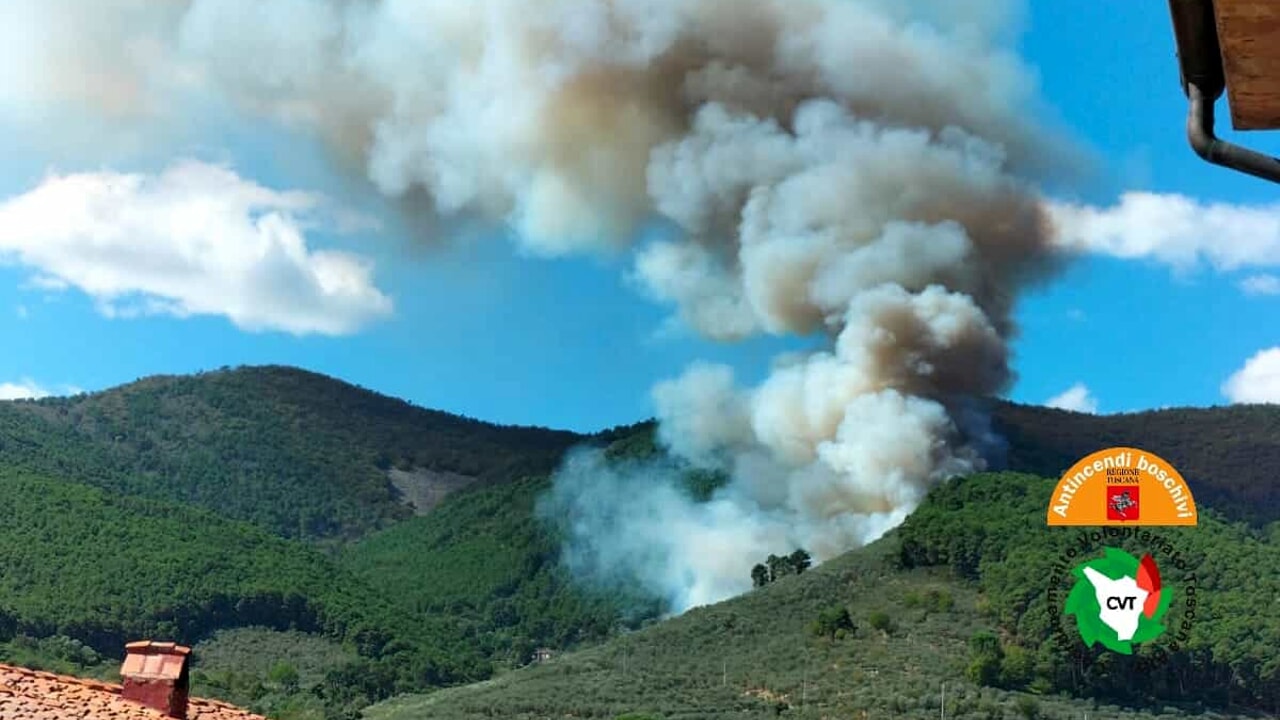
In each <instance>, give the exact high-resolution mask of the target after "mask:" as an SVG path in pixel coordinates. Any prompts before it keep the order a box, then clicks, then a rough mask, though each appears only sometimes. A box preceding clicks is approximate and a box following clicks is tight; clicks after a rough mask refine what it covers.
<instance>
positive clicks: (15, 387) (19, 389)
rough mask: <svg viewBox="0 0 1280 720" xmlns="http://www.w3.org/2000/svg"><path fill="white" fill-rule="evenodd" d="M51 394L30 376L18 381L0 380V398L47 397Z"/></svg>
mask: <svg viewBox="0 0 1280 720" xmlns="http://www.w3.org/2000/svg"><path fill="white" fill-rule="evenodd" d="M52 394H53V393H51V392H49V391H48V390H46V389H45V388H42V387H40V386H39V385H38V384H36V382H35V381H34V380H31V379H30V378H23V379H22V380H19V381H18V382H0V400H26V399H35V398H42V397H49V396H50V395H52Z"/></svg>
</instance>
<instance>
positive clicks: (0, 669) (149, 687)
mask: <svg viewBox="0 0 1280 720" xmlns="http://www.w3.org/2000/svg"><path fill="white" fill-rule="evenodd" d="M189 654H190V649H189V648H184V647H182V646H176V645H174V644H173V643H150V642H142V643H130V644H129V646H128V655H127V656H126V658H125V662H124V665H123V666H122V669H121V674H122V676H124V678H125V684H124V685H116V684H113V683H106V682H100V681H97V680H87V679H84V678H77V677H71V676H68V675H55V674H53V673H47V672H41V671H38V670H30V669H28V668H22V667H15V666H12V665H4V664H0V720H65V719H67V718H76V720H107V719H108V718H110V719H111V720H166V719H169V718H175V717H176V718H185V719H186V720H265V719H264V718H262V717H261V716H259V715H255V714H253V713H251V712H249V711H247V710H243V709H241V708H238V707H236V706H234V705H228V704H227V703H223V702H218V701H216V700H203V699H199V698H190V699H188V698H187V697H186V677H187V673H186V660H187V656H188V655H189Z"/></svg>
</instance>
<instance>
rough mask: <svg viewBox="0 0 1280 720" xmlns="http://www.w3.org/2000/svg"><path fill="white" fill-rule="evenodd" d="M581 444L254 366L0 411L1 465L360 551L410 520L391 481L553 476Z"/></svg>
mask: <svg viewBox="0 0 1280 720" xmlns="http://www.w3.org/2000/svg"><path fill="white" fill-rule="evenodd" d="M584 439H585V438H584V437H583V436H580V435H577V434H575V433H570V432H562V431H555V430H547V429H543V428H524V427H502V426H498V425H493V424H490V423H485V422H480V421H477V420H472V419H469V418H464V417H459V416H457V415H450V414H447V413H443V412H437V411H433V410H424V409H422V408H419V407H416V406H414V405H411V404H409V403H407V402H404V401H403V400H396V399H394V398H390V397H386V396H383V395H378V394H376V393H373V392H369V391H367V390H364V389H362V388H359V387H355V386H352V385H348V384H346V383H342V382H337V381H335V380H332V379H330V378H327V377H325V376H322V375H317V374H314V373H310V372H305V371H302V370H296V369H293V368H284V367H251V368H242V369H237V370H226V371H218V372H209V373H202V374H199V375H194V376H165V377H151V378H145V379H142V380H139V381H137V382H134V383H131V384H129V385H125V386H122V387H119V388H116V389H113V390H110V391H107V392H102V393H95V394H91V395H80V396H77V397H73V398H46V399H42V400H37V401H26V402H17V403H4V404H0V464H3V465H4V466H6V467H10V468H22V469H25V470H28V471H30V472H34V473H37V474H46V475H53V476H56V477H71V478H74V479H76V480H78V481H81V482H86V483H89V484H92V485H96V486H98V487H101V488H103V489H105V490H108V491H111V492H115V493H122V494H127V495H133V496H138V497H146V498H152V499H156V500H166V501H172V502H180V503H187V504H192V505H196V506H200V507H204V508H207V509H209V510H212V511H214V512H216V513H218V514H220V515H223V516H225V517H228V518H233V519H236V520H244V521H247V522H251V523H254V524H256V525H259V526H261V527H263V528H264V529H266V530H268V531H270V532H272V533H274V534H277V535H281V536H283V537H290V538H299V539H308V540H314V539H324V538H339V539H351V538H355V537H358V536H360V535H363V534H365V533H367V532H369V531H371V530H374V529H377V528H379V527H384V526H386V525H389V524H391V523H394V522H396V521H398V520H403V519H405V518H407V517H410V516H411V515H412V514H413V513H412V508H410V507H409V506H408V505H407V504H406V502H405V501H404V498H403V491H402V490H399V489H397V487H396V486H395V485H394V484H393V483H392V482H389V481H388V477H389V474H390V473H392V472H394V471H397V470H398V471H400V472H402V473H405V474H407V475H412V474H413V473H414V472H415V471H416V472H417V474H420V475H425V480H426V481H427V482H430V480H431V474H432V473H435V474H447V475H448V477H450V478H460V479H463V480H464V483H461V484H464V485H465V484H467V483H466V481H470V482H475V483H479V484H487V483H493V482H503V481H506V480H509V479H512V478H519V477H522V476H525V475H539V474H543V475H545V474H546V473H548V472H550V471H551V470H552V469H553V468H554V467H555V465H556V463H557V462H558V460H559V458H560V455H561V454H562V453H563V452H564V450H565V449H566V448H568V447H570V446H571V445H573V444H574V443H577V442H581V441H583V440H584Z"/></svg>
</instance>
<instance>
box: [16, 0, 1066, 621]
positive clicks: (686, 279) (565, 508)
mask: <svg viewBox="0 0 1280 720" xmlns="http://www.w3.org/2000/svg"><path fill="white" fill-rule="evenodd" d="M15 2H18V3H19V4H22V5H28V4H34V3H40V6H41V7H46V8H47V7H54V6H57V7H62V6H69V5H68V3H70V0H15ZM112 2H113V3H116V4H118V5H119V6H120V7H122V8H126V9H127V10H128V11H129V12H130V13H138V12H143V11H144V10H141V9H140V8H147V7H152V6H154V7H155V8H157V9H156V10H155V11H154V16H153V18H152V22H149V23H133V24H130V25H128V26H127V27H126V26H124V25H122V24H121V23H113V22H99V23H92V24H76V25H74V26H73V31H74V32H75V33H81V34H84V35H86V36H87V37H85V38H69V39H67V41H66V42H63V43H60V44H58V45H57V46H56V47H53V48H52V49H50V48H47V47H44V46H39V48H37V49H38V50H39V51H40V52H42V53H45V54H46V55H49V54H50V53H52V55H49V56H47V57H40V58H39V62H31V61H30V58H27V61H28V62H26V64H24V65H22V66H23V67H32V68H52V69H54V70H56V72H58V73H59V76H58V77H59V80H60V84H59V85H58V87H69V86H70V87H74V86H75V85H74V83H72V84H71V85H68V82H67V78H66V75H67V74H68V73H74V72H75V71H76V70H77V69H84V68H94V69H95V71H96V72H99V73H107V74H109V76H110V77H111V78H112V80H113V83H115V85H114V86H115V87H120V88H127V89H128V92H129V93H134V94H136V93H145V92H146V91H148V89H152V90H155V89H157V88H159V89H163V88H166V87H170V86H172V85H173V84H174V83H172V82H165V81H162V80H163V78H162V79H156V78H155V77H150V75H149V74H152V73H154V74H158V75H161V76H167V75H172V73H173V70H172V69H173V68H181V69H182V73H181V75H182V77H183V78H187V81H186V82H185V84H184V85H183V86H184V87H186V88H188V89H189V88H191V87H196V86H198V87H201V88H204V90H205V91H206V92H209V93H215V94H219V95H220V96H223V97H227V98H230V99H232V100H234V101H235V102H236V103H239V105H240V106H241V107H243V108H245V109H247V110H248V111H250V112H255V113H262V114H265V115H268V116H270V117H273V118H276V119H278V120H281V121H283V122H286V123H289V124H291V125H293V126H295V127H298V128H300V129H302V130H305V131H307V132H312V133H315V134H317V135H318V136H320V137H322V138H324V139H326V140H327V141H329V143H330V144H331V146H332V147H333V149H334V151H335V154H336V157H338V158H340V159H342V160H343V161H345V162H349V163H352V165H351V167H355V168H359V169H360V170H361V171H362V172H363V173H364V175H365V176H366V177H367V178H368V179H369V180H370V181H371V182H372V183H373V184H374V185H375V186H376V187H378V188H379V189H380V190H382V191H383V192H385V193H387V194H388V195H390V196H393V197H397V198H402V199H403V200H404V201H405V203H407V204H411V205H413V206H414V207H415V208H417V209H418V211H420V212H425V213H427V214H429V215H433V216H436V217H441V218H465V219H468V220H471V219H475V218H481V219H487V220H488V221H490V222H494V223H500V224H505V225H507V226H509V227H510V228H512V229H513V230H515V235H516V236H518V238H519V242H520V243H521V244H522V246H523V249H524V250H526V251H529V252H532V253H538V254H557V253H565V252H573V251H581V250H613V249H618V248H629V247H632V246H633V244H634V243H636V238H637V237H639V236H640V235H641V232H640V231H641V229H642V227H643V226H645V225H646V224H647V223H650V222H652V221H654V220H659V221H661V222H662V223H664V224H666V225H667V226H669V227H671V228H674V229H675V230H676V231H678V232H677V233H676V235H675V237H674V238H672V239H669V240H666V241H663V242H656V243H650V244H644V245H640V246H636V247H635V253H636V266H635V273H636V275H637V277H638V278H639V279H640V280H641V281H642V282H643V283H644V284H645V286H646V287H647V288H648V290H649V291H650V292H651V293H652V294H653V295H654V296H655V297H657V298H660V299H663V300H665V301H668V302H670V303H672V304H673V305H674V306H675V308H676V311H677V313H678V315H679V317H681V318H682V319H683V320H684V321H685V322H686V323H688V324H689V325H690V326H691V327H693V328H695V329H696V330H698V331H699V332H701V333H703V334H704V335H706V336H707V337H710V338H716V339H721V340H735V339H740V338H745V337H749V336H752V335H756V334H761V333H770V334H798V335H812V334H817V333H823V334H825V335H826V336H827V337H829V338H831V344H830V347H829V350H827V351H825V352H821V353H817V354H813V355H811V356H808V357H801V358H791V359H788V360H786V361H780V362H779V363H778V366H777V367H776V368H775V369H774V371H773V373H772V374H771V375H770V377H769V378H768V379H767V380H766V381H765V382H764V383H763V384H762V385H761V386H760V387H757V388H754V389H741V388H738V387H736V386H735V384H734V383H733V379H732V376H731V374H729V373H728V371H727V370H726V369H723V368H720V369H717V368H714V367H707V366H698V367H695V368H693V369H691V370H690V372H689V373H687V374H686V375H684V376H683V377H681V378H678V379H676V380H674V381H671V382H669V383H665V384H663V385H661V386H659V387H658V388H657V389H656V390H655V402H656V404H657V406H658V407H657V409H658V415H659V419H660V421H661V432H660V437H661V439H662V440H663V442H664V443H665V444H666V445H667V446H668V447H669V448H670V450H671V452H672V454H673V455H674V456H676V457H677V458H680V459H683V460H684V461H686V462H688V463H691V464H693V465H695V466H699V467H707V468H719V469H722V470H725V471H727V472H728V473H729V474H730V476H731V478H732V479H731V481H730V482H729V484H728V485H727V486H725V487H724V488H722V489H721V490H720V491H719V492H718V494H717V495H716V497H715V498H714V499H713V500H712V501H711V502H709V503H703V504H699V503H694V502H692V501H690V500H689V499H688V498H687V496H686V495H685V494H684V493H682V492H681V491H680V490H679V489H678V488H677V484H678V483H677V482H676V480H675V479H674V477H675V475H678V473H677V472H676V471H675V470H673V469H671V468H666V469H663V470H657V469H645V468H640V469H637V468H634V467H632V468H629V469H618V470H610V469H609V468H607V467H606V466H604V465H603V464H600V463H598V462H595V461H593V460H591V459H590V458H586V459H584V457H585V456H584V457H579V458H577V459H575V460H574V461H572V462H570V463H569V464H568V465H567V467H566V468H565V470H564V472H563V473H562V474H561V477H560V478H559V480H558V485H557V490H556V492H555V493H554V494H553V496H552V499H551V502H552V506H550V507H553V509H556V510H558V511H559V514H560V515H561V516H563V517H568V518H571V519H572V522H571V523H570V526H569V528H570V542H571V544H570V548H569V551H568V556H569V557H570V558H571V559H572V561H573V563H574V565H575V567H579V568H582V569H584V570H589V571H594V572H601V571H603V570H604V569H605V568H608V569H610V572H623V573H626V574H628V575H629V576H630V577H632V578H634V579H636V580H638V581H639V582H640V583H641V584H642V586H644V587H647V588H649V589H652V590H655V591H658V592H660V593H662V594H663V595H664V596H665V597H667V598H668V599H670V601H671V602H672V604H673V607H674V608H675V609H677V610H682V609H684V608H687V607H690V606H692V605H695V604H700V603H705V602H711V601H715V600H718V599H721V598H724V597H727V596H729V595H732V594H734V593H736V592H740V591H742V590H744V589H746V588H747V587H749V584H750V577H749V573H750V567H751V566H752V565H753V564H754V563H756V562H759V561H760V560H761V559H762V557H761V555H762V554H767V553H768V552H777V553H784V552H789V551H790V550H791V549H793V548H794V547H797V546H801V547H805V548H806V549H808V550H810V551H811V552H812V553H813V554H814V556H815V558H816V559H818V560H823V559H826V558H829V557H832V556H833V555H835V554H837V553H840V552H842V551H845V550H848V549H850V548H854V547H857V546H859V545H861V544H863V543H865V542H867V541H869V540H872V539H874V538H876V537H878V536H879V535H881V534H883V533H884V532H885V531H886V530H887V529H889V528H891V527H893V526H894V525H896V524H897V523H899V522H900V521H901V520H902V519H903V517H905V516H906V515H907V514H908V513H910V512H911V510H912V509H913V508H914V507H915V506H916V504H917V503H918V502H919V501H920V498H921V497H922V495H923V494H924V493H925V492H926V491H927V490H928V488H930V487H932V486H933V485H935V484H937V483H938V482H941V481H942V480H944V479H945V478H947V477H949V476H951V475H954V474H956V473H962V472H966V471H969V470H972V469H974V468H977V467H979V466H980V464H981V460H980V458H979V454H978V453H977V452H976V451H975V450H974V449H973V448H972V447H971V446H970V445H971V443H970V442H969V439H970V438H971V437H976V436H978V435H980V434H981V432H982V428H981V427H976V426H975V427H969V426H968V425H969V420H968V418H969V417H970V414H971V413H969V412H968V410H966V404H965V399H966V398H972V397H976V396H983V395H988V394H992V393H998V392H1000V391H1002V390H1003V389H1004V388H1005V387H1006V386H1007V384H1008V382H1009V381H1010V372H1009V368H1008V350H1007V342H1008V340H1009V338H1010V336H1011V334H1012V332H1013V326H1012V322H1011V319H1010V317H1011V311H1012V306H1013V303H1014V301H1015V299H1016V297H1017V295H1018V293H1019V292H1020V290H1021V289H1022V288H1023V287H1025V286H1026V285H1027V284H1028V283H1030V282H1033V281H1035V280H1037V279H1038V278H1040V277H1042V276H1043V275H1044V274H1045V273H1046V272H1047V271H1048V270H1050V265H1051V262H1050V260H1051V248H1050V243H1049V242H1048V231H1047V227H1048V223H1047V222H1046V219H1045V211H1044V210H1043V208H1042V204H1041V202H1040V199H1039V196H1038V194H1037V191H1036V190H1035V188H1034V185H1033V183H1034V182H1035V181H1036V180H1037V179H1038V178H1039V177H1040V174H1041V173H1043V172H1044V171H1046V169H1052V168H1053V167H1054V166H1055V163H1056V162H1057V161H1058V160H1060V159H1062V158H1063V153H1062V152H1060V150H1062V146H1060V145H1059V144H1058V143H1057V142H1056V141H1055V138H1053V137H1050V136H1049V134H1048V133H1046V132H1043V131H1041V130H1040V129H1039V128H1038V127H1037V126H1036V125H1035V123H1034V121H1033V120H1032V118H1034V117H1035V116H1036V109H1037V107H1038V106H1037V99H1036V97H1035V88H1034V82H1033V81H1032V80H1031V74H1030V73H1028V72H1027V71H1026V70H1025V69H1024V68H1023V67H1022V65H1021V64H1020V63H1019V62H1018V61H1017V59H1016V58H1015V57H1013V56H1012V55H1011V54H1009V53H1008V52H1006V51H1004V50H1003V49H1001V43H1002V42H1003V41H1004V40H1007V39H1008V36H1009V35H1010V34H1011V33H1010V31H1009V28H1010V23H1012V22H1015V21H1016V18H1014V17H1012V12H1011V8H1010V5H1011V3H1009V2H997V1H994V0H992V1H989V2H972V3H953V2H949V1H946V0H934V1H926V0H907V1H902V0H470V1H468V2H451V1H448V0H434V1H426V2H424V1H423V0H349V1H347V2H340V1H338V0H327V1H326V0H167V1H166V2H154V3H150V4H147V3H140V2H138V1H136V0H112ZM106 5H108V6H111V7H114V5H112V3H106ZM33 6H34V5H33ZM961 6H963V10H961V9H960V8H961ZM128 28H140V29H138V30H130V29H128ZM99 33H108V34H113V35H112V36H111V37H108V38H105V39H104V38H103V37H100V36H99V35H98V34H99ZM128 33H137V34H138V36H136V37H135V36H128ZM122 35H123V36H122ZM113 39H114V40H115V42H110V41H111V40H113ZM118 46H123V47H137V48H146V49H147V52H146V53H144V54H139V53H128V52H121V51H118ZM104 47H105V48H117V49H116V50H113V51H112V52H109V53H103V54H102V56H101V57H100V58H88V59H86V58H84V57H72V58H67V57H62V55H60V53H61V54H68V53H69V54H71V55H73V56H74V55H75V53H77V52H81V49H88V51H91V52H96V51H97V50H98V49H101V48H104ZM0 52H4V51H0ZM157 53H168V54H169V56H170V57H169V58H168V60H167V61H166V62H152V63H140V62H139V61H138V58H140V57H143V58H154V57H156V55H157ZM0 59H4V58H0ZM51 71H53V70H51ZM130 73H133V74H139V73H141V74H143V75H147V76H146V77H141V78H138V77H131V75H130ZM156 91H157V92H159V90H156ZM127 96H128V97H133V95H127ZM2 97H3V95H0V98H2ZM120 97H124V95H120ZM156 105H157V106H164V105H165V103H163V102H161V103H156ZM444 227H447V225H445V226H444ZM962 425H963V427H962Z"/></svg>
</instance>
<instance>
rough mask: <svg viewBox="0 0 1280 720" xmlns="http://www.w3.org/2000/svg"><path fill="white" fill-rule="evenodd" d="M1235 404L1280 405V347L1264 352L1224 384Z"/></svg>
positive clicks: (1254, 357) (1226, 392) (1223, 391)
mask: <svg viewBox="0 0 1280 720" xmlns="http://www.w3.org/2000/svg"><path fill="white" fill-rule="evenodd" d="M1222 394H1223V395H1225V396H1227V398H1228V399H1229V400H1231V402H1233V403H1280V347H1273V348H1269V349H1267V350H1262V351H1260V352H1258V353H1257V354H1255V355H1254V356H1253V357H1251V358H1249V359H1248V360H1246V361H1245V364H1244V367H1242V368H1240V369H1239V370H1237V371H1236V372H1235V373H1234V374H1232V375H1231V377H1229V378H1227V381H1226V382H1225V383H1223V384H1222Z"/></svg>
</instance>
